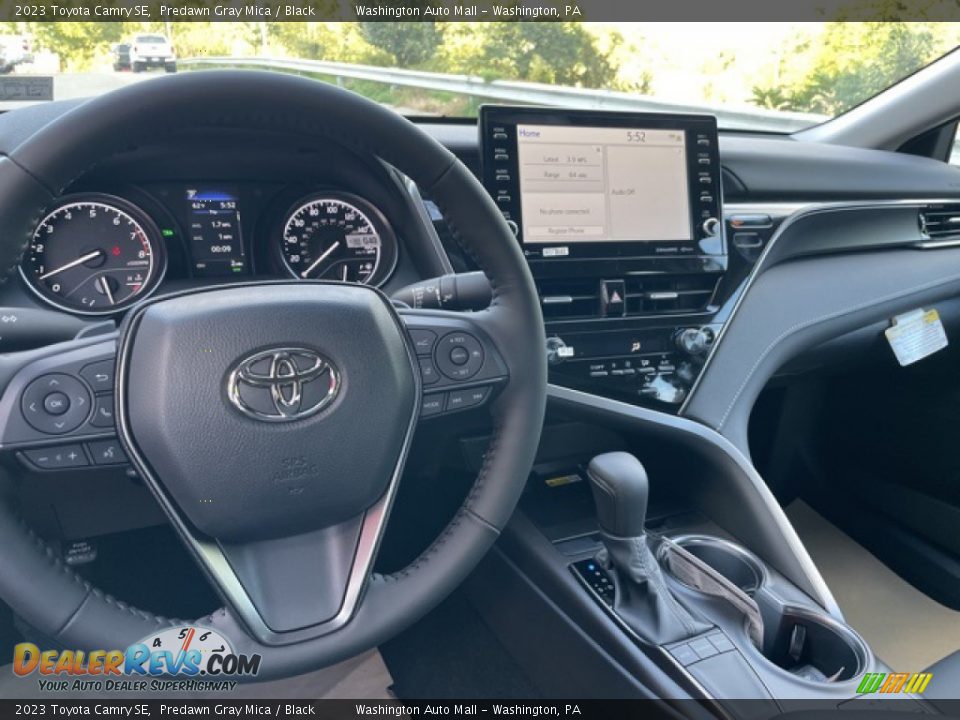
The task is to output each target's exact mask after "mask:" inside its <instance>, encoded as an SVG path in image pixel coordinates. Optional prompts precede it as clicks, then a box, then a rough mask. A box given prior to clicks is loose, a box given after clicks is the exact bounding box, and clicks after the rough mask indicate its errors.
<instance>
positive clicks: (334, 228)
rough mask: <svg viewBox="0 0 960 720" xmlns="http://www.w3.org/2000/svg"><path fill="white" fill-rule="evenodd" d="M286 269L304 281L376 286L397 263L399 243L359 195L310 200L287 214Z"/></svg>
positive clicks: (283, 247)
mask: <svg viewBox="0 0 960 720" xmlns="http://www.w3.org/2000/svg"><path fill="white" fill-rule="evenodd" d="M280 256H281V258H282V260H283V263H284V265H286V267H287V270H289V271H290V273H291V274H292V275H293V276H294V277H297V278H300V279H302V280H336V281H340V282H350V283H362V284H365V285H377V284H379V283H381V282H383V281H384V280H385V279H386V278H387V276H388V275H389V274H390V272H391V271H392V270H393V265H394V263H395V262H396V241H395V239H394V237H393V233H392V232H391V231H390V227H389V225H388V224H387V221H386V220H385V219H384V218H383V216H382V215H381V214H380V213H379V212H378V211H377V210H376V208H374V207H373V206H372V205H370V204H369V203H367V202H366V201H365V200H362V199H360V198H358V197H354V196H351V195H344V194H325V195H318V196H313V197H310V198H306V199H304V200H301V201H300V202H299V203H297V204H296V205H295V206H294V208H293V209H292V210H291V211H290V212H289V213H288V214H287V219H286V221H285V222H284V225H283V233H282V236H281V238H280Z"/></svg>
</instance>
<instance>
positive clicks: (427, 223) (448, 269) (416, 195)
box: [396, 170, 456, 275]
mask: <svg viewBox="0 0 960 720" xmlns="http://www.w3.org/2000/svg"><path fill="white" fill-rule="evenodd" d="M396 172H397V173H398V174H399V175H400V177H402V178H403V186H404V188H405V189H406V191H407V195H409V197H410V200H411V201H412V202H413V206H414V207H415V208H416V209H417V217H418V218H419V219H420V224H421V225H422V226H423V230H424V232H425V233H426V234H427V239H428V240H430V245H432V246H433V251H434V253H435V254H436V256H437V259H438V260H439V261H440V267H441V268H443V274H445V275H449V274H452V273H454V272H456V271H455V270H454V269H453V265H451V264H450V258H449V257H447V251H446V250H444V249H443V243H442V242H440V236H439V235H438V234H437V228H436V226H435V225H434V224H433V219H432V218H431V217H430V213H429V212H427V206H426V205H425V204H424V201H423V195H421V194H420V186H419V185H417V184H416V183H415V182H414V181H413V180H412V179H411V178H409V177H407V176H406V175H404V174H403V173H401V172H400V171H399V170H397V171H396Z"/></svg>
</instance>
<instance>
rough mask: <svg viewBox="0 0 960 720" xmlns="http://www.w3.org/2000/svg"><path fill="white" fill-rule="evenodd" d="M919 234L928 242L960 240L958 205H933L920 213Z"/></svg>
mask: <svg viewBox="0 0 960 720" xmlns="http://www.w3.org/2000/svg"><path fill="white" fill-rule="evenodd" d="M919 220H920V233H921V234H922V235H923V237H924V238H927V239H930V240H945V239H947V238H958V239H960V205H934V206H931V207H928V208H927V209H925V210H923V211H921V212H920V216H919Z"/></svg>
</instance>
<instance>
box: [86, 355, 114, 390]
mask: <svg viewBox="0 0 960 720" xmlns="http://www.w3.org/2000/svg"><path fill="white" fill-rule="evenodd" d="M114 366H115V364H114V361H113V360H100V361H99V362H95V363H90V364H89V365H85V366H84V367H83V368H82V369H81V370H80V377H82V378H83V379H84V380H86V381H87V383H88V384H89V385H90V387H92V388H93V391H94V392H107V391H112V390H113V379H114V372H115V370H114Z"/></svg>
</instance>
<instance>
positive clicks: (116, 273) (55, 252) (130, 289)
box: [20, 195, 164, 315]
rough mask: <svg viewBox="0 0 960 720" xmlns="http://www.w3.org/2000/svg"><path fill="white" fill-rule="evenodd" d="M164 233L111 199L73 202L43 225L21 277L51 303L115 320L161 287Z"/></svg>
mask: <svg viewBox="0 0 960 720" xmlns="http://www.w3.org/2000/svg"><path fill="white" fill-rule="evenodd" d="M163 257H164V255H163V249H162V243H161V240H160V233H159V231H158V230H157V228H156V226H155V225H154V224H153V223H152V222H151V221H150V219H149V218H148V217H147V216H146V215H145V214H144V213H143V212H141V211H140V210H139V209H138V208H137V207H136V206H134V205H132V204H130V203H128V202H126V201H125V200H121V199H120V198H116V197H112V196H109V195H96V196H93V195H91V196H83V197H80V196H76V197H74V198H67V199H65V200H64V201H62V202H61V203H60V204H59V205H57V206H56V207H55V208H54V209H53V210H51V211H50V212H49V213H48V214H47V215H46V216H45V217H44V218H43V219H42V220H41V221H40V223H39V224H38V225H37V228H36V230H34V232H33V239H32V241H31V243H30V246H29V247H28V248H27V252H26V255H25V257H24V260H23V263H22V265H21V266H20V271H21V273H22V274H23V277H24V279H25V280H26V281H27V283H28V285H29V286H30V287H31V288H33V289H34V290H35V291H36V292H37V294H39V295H40V297H42V298H43V299H44V300H46V301H47V302H49V303H51V304H53V305H56V306H57V307H60V308H63V309H65V310H70V311H72V312H80V313H86V314H97V315H101V314H109V313H113V312H116V311H118V310H121V309H123V308H125V307H128V306H130V305H132V304H133V303H134V302H136V301H137V300H139V299H140V298H142V297H144V296H145V295H146V294H147V292H148V291H149V290H151V289H152V288H153V287H155V286H156V283H157V281H158V280H159V277H160V275H161V273H162V270H163Z"/></svg>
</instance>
